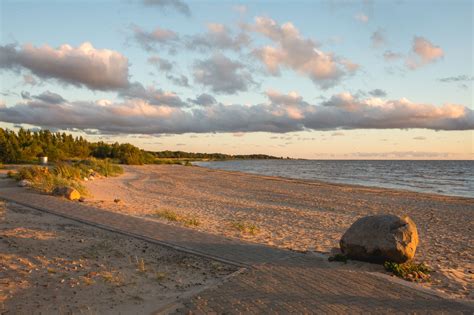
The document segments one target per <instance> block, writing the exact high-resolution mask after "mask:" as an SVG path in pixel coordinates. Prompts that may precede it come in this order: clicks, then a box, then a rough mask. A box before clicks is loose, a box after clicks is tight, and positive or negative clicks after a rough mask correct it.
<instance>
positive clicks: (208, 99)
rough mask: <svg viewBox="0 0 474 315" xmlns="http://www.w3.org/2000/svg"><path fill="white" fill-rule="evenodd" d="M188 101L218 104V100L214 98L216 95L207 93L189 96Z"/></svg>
mask: <svg viewBox="0 0 474 315" xmlns="http://www.w3.org/2000/svg"><path fill="white" fill-rule="evenodd" d="M188 102H191V103H193V104H196V105H201V106H209V105H214V104H217V100H216V99H215V98H214V96H212V95H210V94H206V93H203V94H201V95H199V96H197V97H196V98H195V99H191V98H188Z"/></svg>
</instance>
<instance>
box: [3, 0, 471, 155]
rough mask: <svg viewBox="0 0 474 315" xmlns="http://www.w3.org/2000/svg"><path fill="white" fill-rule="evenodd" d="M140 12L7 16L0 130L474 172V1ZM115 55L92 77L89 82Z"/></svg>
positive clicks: (31, 11) (128, 5)
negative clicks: (448, 161) (466, 163)
mask: <svg viewBox="0 0 474 315" xmlns="http://www.w3.org/2000/svg"><path fill="white" fill-rule="evenodd" d="M149 2H150V3H146V1H107V2H98V1H51V2H48V1H46V2H45V1H21V2H20V1H3V2H2V4H1V25H2V27H1V29H2V38H1V43H0V44H1V45H2V47H3V49H4V50H2V51H0V52H2V53H3V55H4V56H8V58H7V57H3V60H2V59H0V73H1V78H2V80H1V89H0V92H2V95H1V97H2V104H3V105H0V106H3V108H2V107H0V125H1V126H3V127H8V128H17V127H18V126H20V125H22V126H25V127H42V128H55V129H58V130H69V131H74V132H75V133H77V134H84V132H85V134H86V135H87V137H89V138H90V139H91V140H97V139H105V140H107V141H115V140H118V141H129V142H132V143H134V144H136V145H139V146H141V147H143V148H146V149H150V150H163V149H172V150H174V149H179V150H189V151H206V152H209V151H221V152H227V153H240V152H242V153H250V152H259V153H269V154H275V155H282V156H292V157H304V158H357V157H359V156H361V153H364V154H365V155H364V157H366V158H367V157H369V158H370V157H371V156H372V157H373V158H469V159H472V158H473V146H474V140H473V131H472V130H473V126H474V121H473V120H474V118H473V117H474V115H473V112H472V110H473V106H472V99H473V85H472V83H473V81H472V77H473V61H472V56H473V34H472V32H473V25H472V23H473V4H472V1H297V2H294V1H291V2H290V1H259V2H256V1H240V2H230V1H206V2H204V1H174V2H173V1H165V0H155V1H153V0H150V1H149ZM183 8H184V9H183ZM188 13H189V14H188ZM211 23H212V25H211V26H210V24H211ZM285 23H287V24H285ZM285 25H286V26H285ZM156 30H160V32H159V35H156V36H155V37H153V36H154V35H152V34H153V33H152V32H153V31H156ZM139 33H140V34H142V35H143V34H145V35H143V37H142V38H140V37H139ZM170 34H172V35H170ZM209 34H210V35H209ZM239 34H240V35H242V34H243V35H242V36H244V37H243V38H245V40H243V41H242V42H239V43H238V47H237V48H235V47H233V48H229V47H228V46H225V43H223V42H222V41H219V40H215V41H213V42H212V41H211V43H210V44H209V42H207V46H205V47H204V46H202V47H201V49H197V48H198V47H197V46H196V45H195V44H193V43H196V42H197V41H198V40H201V42H202V41H203V40H208V39H209V38H210V37H209V36H216V38H217V36H229V37H228V38H231V39H235V40H237V37H236V36H238V35H239ZM167 36H168V37H167ZM166 38H168V39H166ZM169 38H172V39H171V40H170V39H169ZM374 38H375V39H377V40H376V41H374V40H373V39H374ZM84 42H88V43H90V44H91V45H92V48H91V49H92V50H91V49H89V48H87V49H86V50H87V53H85V54H84V53H83V51H85V48H84V46H83V48H81V49H80V48H79V47H80V46H81V45H82V44H83V43H84ZM236 42H237V41H236ZM288 43H290V44H288ZM66 44H67V45H69V46H70V48H71V49H72V50H67V51H68V52H66V53H64V51H63V50H61V48H60V47H61V45H66ZM286 44H288V45H287V46H285V45H286ZM25 45H30V46H29V47H32V49H30V50H28V49H26V48H25ZM44 45H47V46H48V49H43V48H44V47H45V46H44ZM147 45H148V47H147ZM299 46H301V47H299ZM12 47H13V48H12ZM42 47H43V48H42ZM203 47H204V48H203ZM308 47H309V49H308ZM150 48H151V49H150ZM267 48H268V50H266V49H267ZM8 49H9V50H8ZM172 49H174V52H171V53H170V50H172ZM71 51H72V52H71ZM109 52H114V54H115V55H114V56H116V58H117V60H118V63H116V62H115V61H113V62H111V63H110V64H108V65H107V67H108V69H109V70H110V71H111V72H113V74H111V75H104V77H103V78H100V76H101V70H96V69H94V68H87V67H96V68H97V67H99V68H100V67H101V62H103V61H104V60H105V59H103V58H108V57H106V56H109ZM265 53H267V55H265ZM390 53H391V55H392V56H393V58H392V59H391V60H389V58H385V57H384V54H385V56H388V55H389V54H390ZM62 54H64V55H65V56H63V55H62ZM264 55H265V56H267V59H265V57H264ZM61 56H63V57H61ZM94 56H95V57H94ZM275 56H277V57H275ZM150 57H154V58H155V59H154V60H155V61H156V60H160V62H165V63H167V64H168V66H169V68H166V67H161V68H160V66H159V65H158V63H156V62H155V63H154V64H153V63H150V62H149V58H150ZM42 58H46V59H42ZM55 58H56V59H55ZM61 58H62V59H61ZM77 58H82V59H80V62H77V61H78V59H77ZM94 58H96V59H94ZM101 58H102V59H101ZM59 59H60V60H59ZM45 60H46V61H45ZM81 62H83V63H81ZM75 63H76V64H83V65H84V67H83V68H81V70H77V69H75V68H74V67H73V66H72V65H74V64H75ZM41 64H43V65H45V67H41ZM348 64H349V65H352V66H347V65H348ZM119 65H120V67H119ZM160 65H162V64H161V63H160ZM272 66H274V67H276V68H277V70H279V75H274V74H275V73H272V71H271V67H272ZM327 69H330V70H327ZM326 70H327V72H324V71H326ZM81 71H84V74H83V73H80V72H81ZM95 71H97V72H95ZM275 72H276V71H275ZM323 72H324V74H321V73H323ZM87 73H90V74H91V77H87ZM114 76H116V77H115V78H114ZM178 78H181V79H183V78H186V80H187V82H188V83H187V84H185V86H183V84H182V82H183V81H182V80H181V84H180V83H179V82H177V79H178ZM119 79H121V81H120V82H118V81H119ZM97 80H99V81H100V82H101V83H100V84H105V85H97V84H96V83H97V82H98V81H97ZM132 86H133V87H134V89H132V88H131V87H132ZM137 87H138V89H139V90H140V92H139V93H138V92H137ZM146 91H148V92H146ZM22 92H23V94H22ZM46 92H48V93H49V94H45V93H46ZM52 93H53V94H54V95H58V96H60V97H61V101H56V99H55V101H54V102H51V97H49V98H47V97H45V95H49V96H51V95H53V94H52ZM147 93H148V94H147ZM202 94H205V95H207V96H211V97H213V98H214V99H215V103H212V104H210V103H209V104H208V103H206V104H197V103H193V102H192V100H195V99H197V97H198V96H199V95H202ZM99 100H102V103H101V104H102V105H97V104H98V102H99ZM105 100H107V101H106V103H107V104H109V105H107V109H104V105H103V104H105V103H104V102H105ZM84 106H86V107H87V108H88V110H87V111H85V112H84V113H82V112H81V110H80V109H81V108H84ZM96 107H97V108H96ZM41 110H43V111H44V112H41ZM56 110H57V111H56ZM48 113H49V114H48ZM51 113H54V114H55V115H52V114H51ZM78 115H81V117H80V119H78V118H77V116H78ZM82 115H84V117H82ZM87 115H91V116H87ZM71 116H76V118H75V119H71ZM118 116H120V117H118ZM122 116H123V117H122ZM119 118H120V119H119ZM237 120H239V121H237ZM86 122H87V123H86ZM94 123H95V124H96V125H94Z"/></svg>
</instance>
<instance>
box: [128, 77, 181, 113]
mask: <svg viewBox="0 0 474 315" xmlns="http://www.w3.org/2000/svg"><path fill="white" fill-rule="evenodd" d="M119 95H120V96H121V97H123V98H125V99H130V100H141V101H145V102H147V103H148V104H150V105H155V106H168V107H185V106H187V104H186V103H185V102H183V101H182V100H181V98H180V97H179V96H178V95H176V94H175V93H173V92H166V91H163V90H161V89H155V88H154V87H148V88H145V87H144V86H143V85H142V84H140V83H136V82H135V83H132V84H130V86H129V87H128V88H127V89H124V90H122V91H120V92H119Z"/></svg>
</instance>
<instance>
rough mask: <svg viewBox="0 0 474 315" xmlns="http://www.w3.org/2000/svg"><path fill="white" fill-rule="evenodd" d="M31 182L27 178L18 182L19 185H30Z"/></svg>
mask: <svg viewBox="0 0 474 315" xmlns="http://www.w3.org/2000/svg"><path fill="white" fill-rule="evenodd" d="M30 186H31V182H30V181H29V180H27V179H22V180H20V181H19V182H18V187H30Z"/></svg>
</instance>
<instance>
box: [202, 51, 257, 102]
mask: <svg viewBox="0 0 474 315" xmlns="http://www.w3.org/2000/svg"><path fill="white" fill-rule="evenodd" d="M193 75H194V81H195V82H197V83H200V84H202V85H205V86H208V87H210V88H211V90H212V91H213V92H215V93H226V94H235V93H237V92H240V91H247V90H248V89H249V87H250V86H251V85H253V84H255V82H254V81H253V78H252V75H251V74H250V72H248V71H247V70H246V69H245V66H244V65H243V64H242V63H240V62H238V61H233V60H231V59H229V58H227V57H226V56H224V55H223V54H220V53H217V54H214V55H213V56H212V57H210V58H209V59H205V60H200V61H197V62H196V63H195V65H194V74H193Z"/></svg>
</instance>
